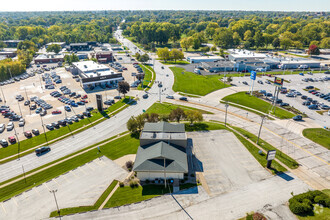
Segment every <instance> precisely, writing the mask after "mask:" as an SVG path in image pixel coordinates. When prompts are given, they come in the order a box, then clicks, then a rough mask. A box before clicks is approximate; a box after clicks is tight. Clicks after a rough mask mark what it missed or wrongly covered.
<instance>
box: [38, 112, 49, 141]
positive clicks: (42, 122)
mask: <svg viewBox="0 0 330 220" xmlns="http://www.w3.org/2000/svg"><path fill="white" fill-rule="evenodd" d="M39 115H40V114H39ZM40 119H41V125H42V128H43V130H44V134H45V139H46V143H47V145H48V139H47V134H46V130H45V125H44V121H43V120H42V116H41V115H40Z"/></svg>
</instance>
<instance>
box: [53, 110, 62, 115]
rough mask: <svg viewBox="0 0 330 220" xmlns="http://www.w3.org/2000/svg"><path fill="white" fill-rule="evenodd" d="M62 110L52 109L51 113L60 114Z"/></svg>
mask: <svg viewBox="0 0 330 220" xmlns="http://www.w3.org/2000/svg"><path fill="white" fill-rule="evenodd" d="M61 113H62V112H61V111H60V110H55V111H52V114H53V115H54V114H61Z"/></svg>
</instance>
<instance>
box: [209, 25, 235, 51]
mask: <svg viewBox="0 0 330 220" xmlns="http://www.w3.org/2000/svg"><path fill="white" fill-rule="evenodd" d="M213 39H214V43H215V44H216V45H218V46H220V47H222V48H229V47H231V46H232V44H233V34H232V33H231V31H230V30H228V29H227V28H218V29H217V32H216V33H215V35H214V37H213Z"/></svg>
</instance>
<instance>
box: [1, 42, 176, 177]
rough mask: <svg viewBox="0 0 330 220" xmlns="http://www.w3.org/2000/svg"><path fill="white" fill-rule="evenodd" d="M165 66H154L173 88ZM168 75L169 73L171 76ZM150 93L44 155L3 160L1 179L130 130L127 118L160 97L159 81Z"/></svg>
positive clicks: (138, 112)
mask: <svg viewBox="0 0 330 220" xmlns="http://www.w3.org/2000/svg"><path fill="white" fill-rule="evenodd" d="M126 41H127V40H126ZM132 45H133V44H131V47H133V46H132ZM131 47H129V48H131ZM133 49H134V48H133ZM161 66H162V64H161V63H160V62H158V61H155V66H154V68H155V71H156V72H157V78H156V80H157V81H161V82H162V83H163V87H162V89H165V88H166V90H167V91H169V90H171V88H172V85H173V82H174V77H173V74H172V72H171V70H170V69H168V68H167V67H166V66H165V68H164V69H162V68H161ZM166 75H168V77H167V76H166ZM148 93H149V97H148V98H147V99H143V98H142V95H143V94H144V92H141V93H140V95H139V101H138V102H137V103H136V104H135V105H132V106H130V107H128V108H126V109H125V110H123V111H121V112H120V113H118V114H117V115H116V116H114V117H112V118H110V119H107V120H105V121H103V122H101V123H99V124H97V125H95V126H94V127H93V128H90V129H87V130H85V131H83V132H80V133H78V134H76V135H74V136H73V137H72V136H71V137H69V138H66V139H64V140H61V141H58V142H56V143H54V144H52V145H50V147H51V149H52V150H51V151H50V152H49V153H47V154H45V155H43V156H40V157H37V156H36V155H35V154H33V153H32V154H29V155H26V156H24V157H21V158H20V159H19V160H13V161H10V162H8V163H5V164H1V165H0V182H2V181H5V180H8V179H11V178H13V177H15V176H17V175H20V174H22V166H24V170H25V172H28V171H30V170H32V169H35V168H37V167H40V166H42V165H44V164H47V163H50V162H52V161H54V160H57V159H59V158H62V157H64V156H66V155H68V154H71V153H74V152H76V151H78V150H80V149H83V148H85V147H88V146H90V145H92V144H95V143H98V142H100V141H102V140H105V139H107V138H110V137H112V136H115V135H117V134H120V133H122V132H124V131H126V130H127V128H126V122H127V121H128V119H129V118H130V117H131V116H137V115H139V114H141V113H143V110H146V109H148V108H149V107H150V106H151V105H152V104H153V103H154V102H156V101H158V100H159V88H158V86H157V84H154V86H153V87H152V88H151V89H150V90H149V91H148ZM162 96H163V97H162V99H164V95H162Z"/></svg>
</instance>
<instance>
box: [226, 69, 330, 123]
mask: <svg viewBox="0 0 330 220" xmlns="http://www.w3.org/2000/svg"><path fill="white" fill-rule="evenodd" d="M277 76H278V77H281V78H284V79H285V80H288V81H291V82H290V83H288V82H284V84H283V86H284V87H286V88H287V89H288V90H290V89H295V90H297V91H299V92H300V93H301V94H302V95H306V96H308V97H311V98H313V99H315V100H318V101H319V103H324V104H327V105H330V102H328V101H326V100H324V99H322V98H320V97H317V96H315V95H312V94H311V93H308V92H307V91H305V90H303V89H305V87H306V86H309V85H312V86H314V87H316V88H318V89H320V90H319V91H320V92H322V93H328V92H330V81H323V82H322V81H318V82H304V81H302V79H304V78H322V77H325V76H328V77H329V74H323V73H321V74H315V73H314V75H312V76H311V75H307V74H305V75H304V76H300V75H297V74H296V75H277ZM258 80H262V81H263V84H260V83H257V81H258ZM266 80H274V76H273V77H268V76H262V77H257V79H256V82H255V83H254V89H253V90H254V91H259V90H266V92H269V93H272V94H274V89H275V88H274V86H273V85H271V84H266V83H265V81H266ZM244 81H246V82H247V83H248V85H245V86H246V91H249V86H250V85H251V81H250V78H249V77H234V78H233V81H232V84H235V85H237V86H240V87H241V86H244V84H243V82H244ZM279 99H282V100H283V102H286V103H289V104H290V105H291V106H293V107H294V108H296V109H298V110H299V111H301V112H303V113H306V114H307V115H308V116H309V117H310V118H311V119H313V120H315V122H316V123H318V124H320V125H321V126H329V124H330V117H329V116H328V114H323V115H320V114H318V113H317V112H316V111H315V110H311V109H308V108H307V107H306V106H304V105H302V102H303V101H305V100H302V99H301V96H297V97H286V94H279Z"/></svg>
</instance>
